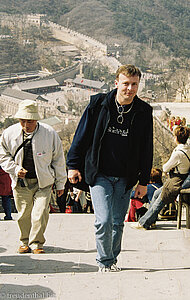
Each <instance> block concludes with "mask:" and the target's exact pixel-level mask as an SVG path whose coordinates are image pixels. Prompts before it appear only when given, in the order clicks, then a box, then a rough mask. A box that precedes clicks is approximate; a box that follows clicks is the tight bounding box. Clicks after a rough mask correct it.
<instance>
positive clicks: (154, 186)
mask: <svg viewBox="0 0 190 300" xmlns="http://www.w3.org/2000/svg"><path fill="white" fill-rule="evenodd" d="M151 184H152V186H153V187H154V188H155V189H156V190H158V189H159V187H157V186H156V185H154V184H153V183H151Z"/></svg>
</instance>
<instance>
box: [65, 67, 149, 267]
mask: <svg viewBox="0 0 190 300" xmlns="http://www.w3.org/2000/svg"><path fill="white" fill-rule="evenodd" d="M140 78H141V72H140V70H139V69H138V68H136V67H135V66H133V65H124V66H121V67H119V69H118V70H117V72H116V80H115V85H116V89H114V90H112V91H111V92H109V93H107V94H97V95H94V96H92V97H91V101H90V104H89V105H88V107H87V108H86V110H85V112H84V114H83V116H82V118H81V120H80V122H79V125H78V128H77V130H76V133H75V136H74V139H73V143H72V145H71V148H70V150H69V153H68V157H67V166H68V169H69V171H68V178H69V180H70V182H71V183H73V184H76V183H82V182H83V181H84V178H85V182H86V183H87V184H88V185H89V186H90V192H91V196H92V202H93V206H94V212H95V216H96V221H95V229H96V244H97V252H98V253H97V263H98V265H99V271H100V272H110V271H119V268H118V267H117V265H116V262H117V256H118V255H119V253H120V251H121V240H122V233H123V226H124V220H125V215H126V212H127V209H128V205H129V200H130V193H131V189H132V187H133V186H134V185H135V184H136V183H137V182H138V185H137V187H136V190H135V197H136V198H142V197H143V196H144V195H145V194H146V192H147V183H148V182H149V177H150V171H151V167H152V148H153V146H152V144H153V137H152V127H153V126H152V108H151V106H150V105H148V104H147V103H145V102H144V101H142V100H141V99H139V98H138V97H137V95H136V94H137V90H138V86H139V82H140Z"/></svg>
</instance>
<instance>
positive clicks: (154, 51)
mask: <svg viewBox="0 0 190 300" xmlns="http://www.w3.org/2000/svg"><path fill="white" fill-rule="evenodd" d="M0 12H1V13H5V12H6V13H8V14H23V13H28V14H30V13H38V14H46V17H47V18H48V19H49V20H52V21H54V22H56V23H59V24H61V25H64V26H68V27H69V28H71V29H73V30H76V31H79V32H81V33H84V34H86V35H89V36H91V37H94V38H96V39H97V40H99V41H101V42H104V43H106V44H108V45H114V44H118V45H120V48H121V49H122V51H121V52H120V58H119V59H120V61H121V63H125V62H128V63H135V64H137V65H138V66H139V67H140V68H141V69H142V70H144V71H146V70H147V69H151V71H153V72H155V73H156V72H157V73H159V72H162V71H163V70H164V69H165V70H166V69H168V68H170V69H171V68H173V69H174V70H175V69H178V68H179V67H180V68H184V67H185V68H189V66H190V62H189V60H190V1H189V0H175V1H174V0H143V1H142V0H89V1H88V0H87V1H85V0H14V1H12V0H6V2H5V1H4V0H0Z"/></svg>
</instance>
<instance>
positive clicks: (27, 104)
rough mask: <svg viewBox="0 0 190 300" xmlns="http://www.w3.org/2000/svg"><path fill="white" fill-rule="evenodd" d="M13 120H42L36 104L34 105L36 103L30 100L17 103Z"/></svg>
mask: <svg viewBox="0 0 190 300" xmlns="http://www.w3.org/2000/svg"><path fill="white" fill-rule="evenodd" d="M15 118H16V119H24V120H40V119H42V118H41V117H40V115H39V113H38V104H37V103H36V101H32V100H23V101H22V102H20V103H19V108H18V111H17V113H16V115H15Z"/></svg>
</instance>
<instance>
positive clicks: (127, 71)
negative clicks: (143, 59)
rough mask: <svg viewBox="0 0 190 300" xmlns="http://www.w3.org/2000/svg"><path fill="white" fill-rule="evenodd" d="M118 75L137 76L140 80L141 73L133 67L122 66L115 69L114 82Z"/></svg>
mask: <svg viewBox="0 0 190 300" xmlns="http://www.w3.org/2000/svg"><path fill="white" fill-rule="evenodd" d="M119 74H123V75H125V76H127V77H132V76H138V77H139V80H140V79H141V71H140V70H139V68H137V67H135V66H134V65H123V66H121V67H119V68H118V69H117V72H116V80H118V79H119Z"/></svg>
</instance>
